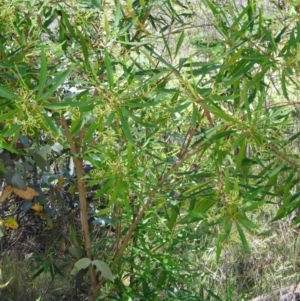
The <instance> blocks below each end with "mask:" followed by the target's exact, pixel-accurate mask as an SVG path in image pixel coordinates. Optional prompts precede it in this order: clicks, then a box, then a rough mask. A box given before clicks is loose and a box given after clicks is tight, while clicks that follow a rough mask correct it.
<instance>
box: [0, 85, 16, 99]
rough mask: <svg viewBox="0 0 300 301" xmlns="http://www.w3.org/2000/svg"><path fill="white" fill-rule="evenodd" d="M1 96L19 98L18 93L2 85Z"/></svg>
mask: <svg viewBox="0 0 300 301" xmlns="http://www.w3.org/2000/svg"><path fill="white" fill-rule="evenodd" d="M0 97H3V98H7V99H11V100H13V99H17V98H19V96H18V95H17V94H15V93H13V92H12V91H10V90H8V89H6V88H3V87H0Z"/></svg>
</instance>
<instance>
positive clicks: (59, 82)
mask: <svg viewBox="0 0 300 301" xmlns="http://www.w3.org/2000/svg"><path fill="white" fill-rule="evenodd" d="M71 71H72V69H68V70H65V71H63V72H61V73H59V74H58V75H57V76H56V77H55V78H54V79H53V80H52V82H54V84H53V85H52V86H51V87H50V88H49V89H48V90H47V91H46V92H45V93H44V94H43V95H42V96H41V97H40V100H43V99H46V98H48V97H49V96H51V95H52V94H53V93H54V92H55V91H56V90H57V88H58V87H59V86H60V85H62V84H63V83H64V81H65V80H66V79H67V77H68V76H69V75H70V73H71Z"/></svg>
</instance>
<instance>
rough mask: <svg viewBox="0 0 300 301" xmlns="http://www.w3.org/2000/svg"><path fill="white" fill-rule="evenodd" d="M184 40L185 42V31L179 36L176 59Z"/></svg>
mask: <svg viewBox="0 0 300 301" xmlns="http://www.w3.org/2000/svg"><path fill="white" fill-rule="evenodd" d="M183 40H184V30H183V31H182V33H181V35H180V36H179V39H178V42H177V45H176V50H175V57H176V56H177V54H178V52H179V50H180V48H181V46H182V43H183Z"/></svg>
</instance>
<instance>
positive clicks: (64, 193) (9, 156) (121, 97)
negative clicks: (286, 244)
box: [0, 0, 300, 300]
mask: <svg viewBox="0 0 300 301" xmlns="http://www.w3.org/2000/svg"><path fill="white" fill-rule="evenodd" d="M1 4H2V5H1V7H2V10H1V12H0V32H1V36H0V79H1V86H0V111H1V115H0V139H1V140H0V143H1V154H0V159H1V165H0V166H1V177H2V178H3V185H2V188H3V189H2V196H1V197H0V200H1V201H2V211H1V214H2V223H3V226H4V228H3V233H2V236H3V237H2V238H1V240H2V242H1V243H2V245H4V247H5V248H6V249H9V248H11V247H12V246H11V241H12V239H14V237H15V235H14V233H17V232H18V231H19V233H20V234H21V235H20V236H18V239H17V240H18V241H20V240H21V241H26V239H28V237H34V238H35V239H36V245H35V246H39V248H41V250H42V251H41V252H40V254H42V255H43V256H41V257H39V260H36V263H37V264H36V266H35V269H36V270H35V272H34V273H33V274H35V275H34V276H36V277H37V276H39V275H40V274H41V273H43V272H45V273H47V272H50V273H51V275H52V276H53V277H54V276H55V275H56V274H62V271H61V270H60V266H59V264H58V262H57V260H55V259H57V257H61V258H69V259H70V258H72V257H73V258H75V259H74V260H73V261H72V259H70V260H69V263H70V265H73V263H75V266H74V269H73V270H72V274H74V277H75V280H76V288H77V289H79V288H80V289H82V290H83V291H85V293H86V294H88V295H89V300H95V299H96V298H99V300H100V298H110V299H113V300H132V299H130V298H137V299H138V300H230V298H231V294H232V288H230V290H229V291H228V293H227V296H224V295H223V296H217V293H216V292H215V291H214V286H213V282H210V280H209V273H208V272H207V271H206V270H205V269H204V264H203V263H201V258H202V257H201V256H202V254H204V252H210V251H213V252H214V253H215V254H216V258H217V260H219V259H220V256H221V255H222V250H223V248H224V247H226V245H227V244H230V243H232V242H233V241H234V243H238V244H240V245H241V248H242V249H243V250H244V251H246V252H250V245H251V243H249V241H250V242H251V239H253V237H256V236H258V235H259V234H261V232H262V229H261V227H260V225H259V224H257V223H256V222H254V221H253V220H252V219H251V216H253V214H255V213H256V212H258V211H259V210H263V208H264V206H265V205H266V204H274V206H278V205H279V209H278V211H277V214H276V216H274V220H278V219H280V218H283V217H285V216H286V215H288V214H290V213H291V212H293V211H294V210H296V209H297V208H298V206H299V202H300V201H299V197H298V196H299V193H300V192H299V175H298V168H299V166H300V163H299V155H298V145H297V138H298V136H299V134H298V132H297V131H296V129H295V127H294V123H293V122H294V118H295V116H296V115H297V114H298V111H297V109H296V108H295V105H297V100H296V99H295V98H294V96H293V95H295V91H297V90H298V85H299V84H298V81H297V78H298V76H299V60H300V57H299V54H300V50H299V43H300V20H299V16H298V12H297V11H298V8H297V6H293V4H292V3H290V4H289V6H288V8H286V9H285V10H284V11H276V14H275V13H274V15H270V14H266V12H265V9H264V6H263V5H262V4H260V3H257V1H251V0H249V1H248V3H247V4H246V5H240V4H236V3H234V2H229V3H227V4H226V5H221V4H219V3H213V2H210V1H209V0H207V1H203V2H201V3H200V2H199V3H194V2H192V3H183V2H179V1H176V2H175V1H174V3H173V2H171V1H164V0H162V1H149V2H145V1H141V0H140V1H134V2H132V1H127V2H120V1H116V2H104V1H103V2H100V1H98V0H92V1H62V2H55V1H38V0H36V1H35V0H33V1H32V0H31V1H16V0H14V1H6V0H2V1H1ZM196 11H200V12H201V14H202V15H206V16H207V20H210V21H207V22H206V23H205V24H201V25H196V24H197V23H196V20H197V13H196ZM205 26H206V27H207V28H210V31H206V32H205V31H204V32H201V35H200V33H199V31H198V29H199V28H201V27H202V28H203V27H205ZM270 97H272V99H270ZM276 208H277V207H276ZM89 222H90V225H89ZM298 222H299V219H296V221H295V223H296V224H297V223H298ZM92 226H93V227H94V229H92V228H93V227H92ZM104 226H105V227H104ZM237 237H238V238H239V239H237ZM23 255H24V254H23ZM87 270H88V275H89V280H87V279H86V277H85V274H86V273H87ZM83 280H85V282H84V284H83V285H82V283H83ZM87 283H88V285H89V288H88V286H87Z"/></svg>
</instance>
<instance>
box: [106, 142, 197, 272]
mask: <svg viewBox="0 0 300 301" xmlns="http://www.w3.org/2000/svg"><path fill="white" fill-rule="evenodd" d="M201 148H202V146H200V147H198V148H197V149H195V150H193V151H191V152H189V153H186V154H185V155H183V156H182V157H181V159H180V160H179V161H178V162H177V163H176V164H174V165H173V166H172V167H171V168H170V169H169V171H168V172H167V173H166V174H165V175H164V176H163V177H162V178H161V179H159V180H158V182H157V187H156V188H154V189H153V190H152V191H151V193H150V195H149V196H148V198H147V200H146V202H145V204H144V205H143V206H141V207H140V208H139V210H138V213H137V215H136V217H135V219H134V221H133V222H132V224H131V225H130V227H129V229H128V231H127V234H126V235H125V237H124V239H123V242H122V244H121V246H120V248H119V250H118V252H117V253H116V254H115V257H114V259H113V262H112V264H111V268H113V267H114V266H115V264H116V263H117V262H118V261H119V259H120V258H121V256H122V254H123V252H124V250H125V249H126V247H127V245H128V243H129V241H130V239H131V236H132V234H133V231H134V229H135V227H136V225H137V224H138V223H139V222H140V220H141V219H142V217H143V215H144V212H145V210H146V209H147V208H148V207H149V205H150V204H151V201H152V199H153V197H154V196H155V194H156V193H157V192H158V190H159V189H160V187H161V186H162V185H163V184H164V183H165V182H166V181H167V179H168V177H169V176H170V175H171V174H172V173H173V172H174V171H176V170H177V169H178V168H179V167H180V166H181V165H182V164H183V163H184V162H185V160H187V159H188V158H190V157H192V156H194V155H195V154H197V153H199V152H200V150H201Z"/></svg>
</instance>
